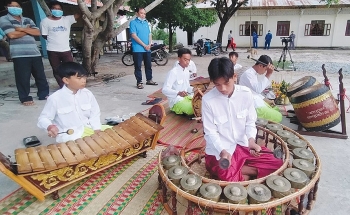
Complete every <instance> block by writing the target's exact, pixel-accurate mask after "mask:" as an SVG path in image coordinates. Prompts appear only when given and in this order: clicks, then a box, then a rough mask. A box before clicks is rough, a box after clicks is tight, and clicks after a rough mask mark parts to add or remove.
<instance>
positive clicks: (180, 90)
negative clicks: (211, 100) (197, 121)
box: [162, 48, 193, 115]
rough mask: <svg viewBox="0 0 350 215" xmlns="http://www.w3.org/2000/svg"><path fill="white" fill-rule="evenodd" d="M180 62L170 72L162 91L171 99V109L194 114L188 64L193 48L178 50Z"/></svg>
mask: <svg viewBox="0 0 350 215" xmlns="http://www.w3.org/2000/svg"><path fill="white" fill-rule="evenodd" d="M177 56H178V60H179V63H178V64H177V65H176V66H174V67H173V68H172V69H171V70H170V71H169V73H168V75H167V77H166V80H165V82H164V86H163V89H162V93H163V94H164V95H166V97H167V98H168V100H169V107H170V110H172V111H174V112H175V113H176V114H187V115H193V108H192V95H191V94H192V92H193V87H191V86H190V81H189V78H190V73H189V70H188V65H189V63H190V60H191V50H189V49H186V48H181V49H179V50H178V51H177Z"/></svg>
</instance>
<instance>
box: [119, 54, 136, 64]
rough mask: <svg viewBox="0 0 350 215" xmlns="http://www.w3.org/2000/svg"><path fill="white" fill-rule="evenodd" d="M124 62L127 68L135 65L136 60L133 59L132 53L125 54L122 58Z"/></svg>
mask: <svg viewBox="0 0 350 215" xmlns="http://www.w3.org/2000/svg"><path fill="white" fill-rule="evenodd" d="M122 62H123V64H124V65H125V66H132V65H134V59H133V56H132V54H130V53H127V54H124V55H123V57H122Z"/></svg>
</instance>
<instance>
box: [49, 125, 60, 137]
mask: <svg viewBox="0 0 350 215" xmlns="http://www.w3.org/2000/svg"><path fill="white" fill-rule="evenodd" d="M47 131H48V132H47V134H48V135H49V137H53V138H55V137H56V136H57V133H58V128H57V126H56V125H49V126H48V127H47Z"/></svg>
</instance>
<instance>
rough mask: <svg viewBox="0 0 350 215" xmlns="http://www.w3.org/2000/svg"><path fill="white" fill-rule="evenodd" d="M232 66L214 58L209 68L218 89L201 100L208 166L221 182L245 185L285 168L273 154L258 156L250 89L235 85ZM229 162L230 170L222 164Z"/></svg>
mask: <svg viewBox="0 0 350 215" xmlns="http://www.w3.org/2000/svg"><path fill="white" fill-rule="evenodd" d="M233 68H234V67H233V63H232V62H231V61H230V59H228V58H226V57H222V58H214V59H213V60H212V61H211V62H210V64H209V67H208V72H209V77H210V80H211V81H212V82H213V83H214V85H215V88H213V89H212V90H211V91H209V92H208V93H206V94H205V95H204V96H203V100H202V120H203V127H204V133H205V135H204V138H205V141H206V148H205V166H206V169H207V170H208V172H209V173H210V174H211V175H212V176H213V177H214V178H217V179H219V180H224V181H244V180H249V179H251V178H255V177H258V178H261V177H264V176H266V175H269V174H271V173H272V172H274V171H276V170H277V169H278V168H279V167H281V166H282V164H283V162H282V160H280V159H277V158H275V157H274V156H273V155H272V154H267V153H261V154H260V153H259V152H260V151H261V149H264V151H266V150H268V149H267V148H265V147H260V146H259V145H258V144H256V143H255V137H256V132H257V130H256V126H255V121H256V119H257V115H256V112H255V109H254V99H253V94H252V92H251V91H250V89H249V88H247V87H244V86H240V85H235V84H234V79H235V78H234V69H233ZM222 159H227V160H226V161H228V166H227V169H224V168H221V167H220V165H219V164H220V163H219V160H222Z"/></svg>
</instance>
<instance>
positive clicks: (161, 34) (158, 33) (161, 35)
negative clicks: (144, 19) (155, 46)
mask: <svg viewBox="0 0 350 215" xmlns="http://www.w3.org/2000/svg"><path fill="white" fill-rule="evenodd" d="M152 39H153V40H163V41H164V44H165V45H169V33H167V32H165V31H164V30H163V29H159V28H157V29H155V30H153V31H152ZM175 44H176V34H173V40H172V45H173V46H174V45H175Z"/></svg>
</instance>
